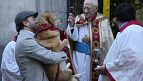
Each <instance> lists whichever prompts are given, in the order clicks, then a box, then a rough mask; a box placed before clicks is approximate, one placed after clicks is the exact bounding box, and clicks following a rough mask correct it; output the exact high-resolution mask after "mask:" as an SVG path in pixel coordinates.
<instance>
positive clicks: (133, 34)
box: [98, 3, 143, 81]
mask: <svg viewBox="0 0 143 81" xmlns="http://www.w3.org/2000/svg"><path fill="white" fill-rule="evenodd" d="M115 16H116V17H117V21H118V24H119V32H118V34H117V37H116V39H115V41H114V42H113V44H112V46H111V48H110V49H109V52H108V54H107V56H106V58H105V60H104V65H102V66H101V67H100V68H98V69H99V70H100V71H106V72H105V73H106V74H107V75H101V76H100V78H99V81H143V70H142V68H143V59H142V57H143V50H142V48H143V44H142V41H143V25H142V24H140V23H139V22H138V21H136V20H135V10H134V8H133V7H132V6H131V5H129V4H125V3H124V4H120V5H118V6H117V8H116V10H115ZM105 66H106V68H105Z"/></svg>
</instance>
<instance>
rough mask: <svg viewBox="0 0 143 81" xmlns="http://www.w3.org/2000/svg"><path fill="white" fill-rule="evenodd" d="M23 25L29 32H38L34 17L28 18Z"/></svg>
mask: <svg viewBox="0 0 143 81" xmlns="http://www.w3.org/2000/svg"><path fill="white" fill-rule="evenodd" d="M23 24H24V25H25V26H26V27H27V28H28V30H30V31H32V32H35V30H36V22H35V18H34V16H30V17H28V18H27V19H26V20H24V21H23Z"/></svg>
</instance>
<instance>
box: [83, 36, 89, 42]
mask: <svg viewBox="0 0 143 81" xmlns="http://www.w3.org/2000/svg"><path fill="white" fill-rule="evenodd" d="M82 41H83V42H85V43H86V44H89V43H90V37H89V36H87V35H85V37H83V38H82Z"/></svg>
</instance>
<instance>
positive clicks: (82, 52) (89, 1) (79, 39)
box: [67, 0, 113, 81]
mask: <svg viewBox="0 0 143 81" xmlns="http://www.w3.org/2000/svg"><path fill="white" fill-rule="evenodd" d="M97 10H98V0H85V1H84V5H83V12H84V13H83V14H81V15H78V16H77V17H76V18H74V17H73V15H72V14H70V16H69V19H68V21H69V25H68V28H67V34H68V35H69V37H70V38H71V39H72V40H73V41H75V42H76V46H75V50H74V52H73V53H74V54H73V61H74V64H75V68H76V70H77V73H79V74H82V76H81V78H79V79H80V81H89V80H90V81H91V77H92V81H97V78H98V76H96V75H94V74H97V72H95V71H94V70H93V69H92V73H90V70H91V69H90V67H91V66H93V67H96V65H95V63H94V61H93V64H91V63H90V62H91V61H90V60H91V59H94V60H95V58H94V57H93V56H91V53H90V52H91V51H90V50H91V49H90V45H92V48H93V50H95V51H96V52H97V53H95V54H99V55H97V56H99V57H97V56H95V57H96V59H98V60H100V61H103V60H104V57H105V56H106V53H107V51H108V49H109V47H110V45H111V44H112V41H113V34H112V32H111V27H110V24H109V20H108V19H107V18H106V17H104V16H103V15H102V14H100V13H98V12H97ZM90 28H91V30H90ZM91 31H92V32H91ZM92 39H93V40H92ZM91 41H92V44H91ZM92 52H93V51H92ZM92 75H93V76H92ZM97 75H98V74H97Z"/></svg>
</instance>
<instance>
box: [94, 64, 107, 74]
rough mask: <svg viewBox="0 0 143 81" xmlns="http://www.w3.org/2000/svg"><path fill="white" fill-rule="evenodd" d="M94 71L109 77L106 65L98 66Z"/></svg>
mask: <svg viewBox="0 0 143 81" xmlns="http://www.w3.org/2000/svg"><path fill="white" fill-rule="evenodd" d="M94 70H96V71H99V72H100V74H102V75H107V73H106V66H105V64H103V65H101V66H97V67H96V68H94Z"/></svg>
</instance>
